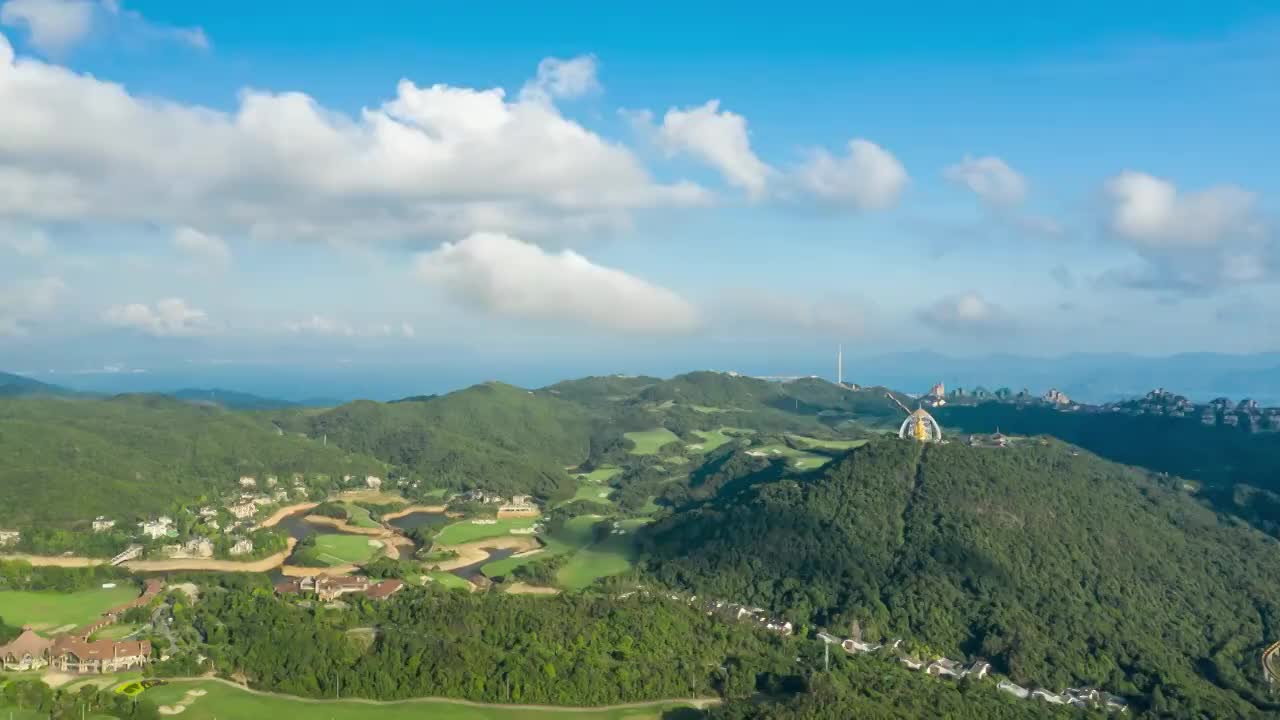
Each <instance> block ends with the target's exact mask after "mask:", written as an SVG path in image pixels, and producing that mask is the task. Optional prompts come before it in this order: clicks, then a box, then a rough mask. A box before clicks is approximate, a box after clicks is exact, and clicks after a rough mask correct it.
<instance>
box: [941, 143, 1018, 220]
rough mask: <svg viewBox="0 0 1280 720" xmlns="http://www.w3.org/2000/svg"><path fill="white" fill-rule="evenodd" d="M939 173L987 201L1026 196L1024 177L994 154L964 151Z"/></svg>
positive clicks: (1009, 202) (1009, 201)
mask: <svg viewBox="0 0 1280 720" xmlns="http://www.w3.org/2000/svg"><path fill="white" fill-rule="evenodd" d="M943 176H944V177H946V178H947V179H948V180H950V181H951V182H953V183H956V184H957V185H961V186H963V187H965V188H968V190H969V191H970V192H972V193H973V194H975V195H977V196H978V197H979V198H981V199H982V201H983V202H986V203H989V204H991V205H995V206H1000V207H1009V206H1013V205H1019V204H1021V203H1022V201H1023V200H1025V199H1026V197H1027V181H1026V180H1025V179H1024V178H1023V177H1022V175H1021V174H1020V173H1019V172H1018V171H1017V170H1014V169H1013V168H1011V167H1009V165H1008V163H1006V162H1005V161H1004V160H1001V159H1000V158H998V157H995V156H994V155H986V156H983V157H973V156H971V155H965V156H964V159H962V160H961V161H960V162H958V163H956V164H954V165H949V166H947V168H946V169H945V170H944V171H943Z"/></svg>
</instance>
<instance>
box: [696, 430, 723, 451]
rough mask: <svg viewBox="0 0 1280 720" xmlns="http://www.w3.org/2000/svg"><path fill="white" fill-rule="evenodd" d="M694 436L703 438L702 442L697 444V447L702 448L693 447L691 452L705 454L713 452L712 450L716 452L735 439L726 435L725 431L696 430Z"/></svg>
mask: <svg viewBox="0 0 1280 720" xmlns="http://www.w3.org/2000/svg"><path fill="white" fill-rule="evenodd" d="M693 434H694V435H697V436H698V437H700V438H702V442H700V443H695V444H696V445H701V446H702V447H701V448H700V449H699V448H692V447H691V448H690V449H691V450H695V451H697V452H704V453H705V452H711V451H712V450H715V449H716V448H718V447H720V446H721V445H724V444H725V443H727V442H732V441H733V440H734V438H732V437H729V436H728V435H726V434H725V433H724V431H723V430H694V431H693Z"/></svg>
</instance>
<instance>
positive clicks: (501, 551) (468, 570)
mask: <svg viewBox="0 0 1280 720" xmlns="http://www.w3.org/2000/svg"><path fill="white" fill-rule="evenodd" d="M482 549H483V550H484V551H485V552H487V553H489V557H487V558H485V559H484V560H481V561H480V562H475V563H471V564H470V565H463V566H462V567H459V568H454V569H452V570H450V571H449V572H450V573H452V574H454V575H457V576H458V577H460V578H462V579H463V580H470V579H471V578H472V577H474V576H476V575H479V574H480V568H482V567H484V566H485V565H488V564H489V563H491V562H496V561H498V560H506V559H507V558H509V557H511V556H512V555H515V554H516V551H515V550H512V549H511V548H482Z"/></svg>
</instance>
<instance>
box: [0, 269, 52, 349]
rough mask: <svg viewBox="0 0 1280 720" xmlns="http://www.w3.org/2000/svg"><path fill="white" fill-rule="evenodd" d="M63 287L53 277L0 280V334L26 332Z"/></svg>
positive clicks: (43, 315) (47, 312)
mask: <svg viewBox="0 0 1280 720" xmlns="http://www.w3.org/2000/svg"><path fill="white" fill-rule="evenodd" d="M66 289H67V285H66V283H64V282H63V281H62V279H61V278H57V277H45V278H41V279H38V280H31V281H20V282H14V283H9V282H6V283H4V284H0V337H4V336H20V335H26V334H27V332H28V330H29V325H30V323H32V322H35V321H39V320H41V319H43V318H44V317H46V316H47V315H48V314H49V313H50V312H52V311H53V309H54V307H55V306H56V305H57V304H58V301H59V300H60V299H61V298H62V296H63V294H64V293H65V292H66Z"/></svg>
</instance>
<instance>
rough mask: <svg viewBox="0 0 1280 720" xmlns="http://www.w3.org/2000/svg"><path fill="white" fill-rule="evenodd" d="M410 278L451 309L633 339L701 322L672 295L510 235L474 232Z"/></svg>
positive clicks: (431, 255)
mask: <svg viewBox="0 0 1280 720" xmlns="http://www.w3.org/2000/svg"><path fill="white" fill-rule="evenodd" d="M415 272H416V274H417V276H418V277H419V278H420V279H422V280H423V281H424V282H426V283H428V284H430V285H432V286H434V287H436V288H438V289H439V290H440V291H441V292H443V293H444V294H445V295H446V296H447V297H448V298H450V299H451V300H453V301H454V302H455V303H458V304H460V305H463V306H466V307H470V308H473V309H476V310H479V311H482V312H485V313H489V314H492V315H497V316H502V317H507V318H514V319H523V320H538V321H549V322H555V323H561V324H583V325H590V326H593V327H596V328H605V329H611V330H618V331H623V332H635V333H672V332H687V331H690V330H693V329H694V328H696V327H697V326H698V324H699V320H698V316H697V312H696V311H695V310H694V308H693V306H692V305H690V304H689V303H688V302H687V301H685V300H684V299H683V298H681V297H680V296H679V295H677V294H676V293H674V292H672V291H671V290H668V289H666V288H662V287H658V286H656V285H652V284H650V283H648V282H646V281H644V280H641V279H639V278H636V277H633V276H631V275H628V274H627V273H625V272H622V271H621V270H615V269H613V268H607V267H603V266H600V265H596V264H594V263H592V262H591V261H590V260H588V259H586V258H585V257H583V256H581V255H579V254H577V253H575V252H573V251H571V250H564V251H562V252H559V253H548V252H546V251H544V250H543V249H541V248H539V247H537V246H536V245H532V244H530V243H526V242H523V241H521V240H518V239H516V238H513V237H510V236H508V235H502V234H495V233H476V234H473V235H470V236H468V237H467V238H466V239H464V240H462V241H460V242H457V243H445V244H444V245H443V246H441V247H440V248H439V249H437V250H434V251H432V252H427V253H422V254H420V255H419V256H418V258H417V261H416V265H415Z"/></svg>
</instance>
